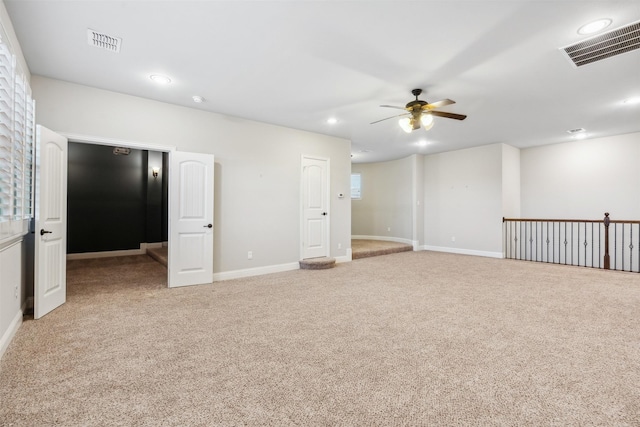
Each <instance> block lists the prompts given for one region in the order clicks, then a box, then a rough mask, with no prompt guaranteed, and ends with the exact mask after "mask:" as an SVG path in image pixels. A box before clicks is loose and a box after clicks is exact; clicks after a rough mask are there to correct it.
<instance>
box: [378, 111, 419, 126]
mask: <svg viewBox="0 0 640 427" xmlns="http://www.w3.org/2000/svg"><path fill="white" fill-rule="evenodd" d="M408 115H409V113H404V114H398V115H397V116H391V117H387V118H385V119H380V120H376V121H375V122H371V123H369V124H371V125H373V124H375V123H380V122H384V121H385V120H389V119H394V118H396V117H402V116H408Z"/></svg>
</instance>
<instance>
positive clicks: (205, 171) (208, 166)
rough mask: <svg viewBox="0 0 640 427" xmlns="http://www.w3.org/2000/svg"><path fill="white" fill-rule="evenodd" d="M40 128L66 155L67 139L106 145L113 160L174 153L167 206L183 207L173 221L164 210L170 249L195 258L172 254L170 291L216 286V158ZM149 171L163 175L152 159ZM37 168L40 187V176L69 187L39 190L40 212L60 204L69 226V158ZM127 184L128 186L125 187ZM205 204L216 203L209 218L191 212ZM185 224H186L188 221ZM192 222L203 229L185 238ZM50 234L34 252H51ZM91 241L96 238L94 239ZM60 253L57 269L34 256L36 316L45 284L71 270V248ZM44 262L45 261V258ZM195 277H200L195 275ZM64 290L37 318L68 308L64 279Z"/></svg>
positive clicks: (38, 240)
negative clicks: (43, 205) (138, 153)
mask: <svg viewBox="0 0 640 427" xmlns="http://www.w3.org/2000/svg"><path fill="white" fill-rule="evenodd" d="M37 129H38V135H40V131H41V130H42V132H44V133H45V134H46V135H48V136H47V137H46V138H47V141H49V140H50V139H52V138H53V139H56V140H58V139H59V140H60V141H61V144H63V145H64V147H65V153H66V149H67V145H68V143H67V141H68V140H71V141H73V142H76V143H88V144H93V145H99V146H105V145H106V146H110V147H109V149H110V150H111V149H112V150H113V154H114V155H121V154H123V153H124V152H128V153H127V154H130V153H131V149H143V150H144V149H155V150H157V151H160V152H162V153H169V155H168V161H165V162H164V163H165V171H167V168H169V169H170V170H171V173H170V174H168V173H165V174H164V175H166V177H167V178H166V185H167V186H168V187H169V191H168V197H165V200H166V201H167V202H166V205H169V206H173V205H176V206H178V209H177V210H176V211H175V212H174V210H173V209H172V211H171V212H172V214H171V215H172V216H171V217H169V214H168V209H167V210H165V212H167V214H165V216H166V217H167V223H168V232H167V236H168V239H167V241H168V246H169V249H171V247H172V245H171V241H172V240H173V241H174V242H177V243H176V247H175V248H174V249H173V253H174V255H175V254H176V251H177V253H178V254H180V252H181V251H183V250H184V251H185V252H188V255H190V256H191V257H190V258H189V260H190V262H189V263H186V262H184V258H186V257H185V256H184V254H181V256H173V257H172V256H171V254H169V258H168V261H169V262H168V268H167V284H168V286H169V287H173V286H186V285H193V284H201V283H211V282H212V281H213V256H212V252H213V229H212V227H213V177H214V162H213V155H211V154H201V153H187V152H179V153H177V154H176V152H175V149H174V148H170V149H168V148H167V147H149V146H147V145H145V144H137V143H131V142H126V143H124V144H120V143H119V141H113V140H106V139H101V138H92V137H78V136H76V135H64V136H62V135H58V134H56V133H54V132H51V131H49V130H47V129H46V128H43V127H41V126H39V125H38V126H37ZM43 139H44V138H43ZM114 142H115V143H116V144H117V146H115V147H114ZM44 143H45V142H44V141H42V142H41V139H40V137H39V136H38V138H37V147H38V148H37V150H40V147H41V144H44ZM47 144H48V142H47ZM158 148H159V149H158ZM163 155H164V154H163ZM165 158H166V157H165ZM169 164H171V167H169ZM147 168H148V169H150V171H151V176H152V177H153V178H154V179H155V178H157V177H158V174H159V172H160V171H159V170H157V169H159V167H156V166H153V165H151V166H149V165H148V160H147ZM36 169H37V176H38V177H39V178H37V181H36V185H38V183H39V182H41V178H40V177H49V176H59V177H60V179H59V180H58V181H60V186H61V187H62V186H63V187H64V191H63V192H62V193H60V194H61V196H53V193H51V192H44V191H40V192H38V191H36V207H38V204H39V202H38V201H39V200H42V201H46V200H52V201H54V202H55V205H56V206H58V205H60V206H65V209H64V214H63V215H62V216H60V219H62V221H63V222H64V223H65V224H66V223H67V221H66V213H67V212H66V205H67V203H66V202H67V191H66V190H67V162H66V155H65V162H64V165H60V166H59V167H58V166H56V165H55V164H53V165H51V166H49V165H47V164H45V163H41V164H40V163H37V164H36ZM85 172H86V171H85ZM167 172H169V171H167ZM134 175H137V173H135V174H134ZM45 180H47V179H46V178H45V179H44V180H42V182H44V181H45ZM56 182H57V181H56ZM124 185H125V186H126V183H125V184H124ZM97 186H99V185H98V184H94V186H93V187H92V186H89V189H88V190H86V191H87V192H91V193H97V195H98V197H100V196H101V194H102V193H101V192H100V191H96V187H97ZM116 187H117V188H116V190H117V189H118V188H119V187H118V186H116ZM194 188H196V189H199V190H200V191H195V190H194ZM185 189H188V191H183V190H185ZM171 198H173V201H174V202H173V203H172V201H171ZM205 199H206V200H207V202H200V205H202V206H204V205H206V204H208V203H210V204H211V206H210V209H206V210H204V211H203V212H205V213H206V216H202V217H198V216H197V215H194V213H195V211H193V209H192V208H193V207H194V206H195V205H197V203H196V201H198V200H205ZM118 203H119V202H118V201H116V202H115V204H118ZM161 216H162V215H161ZM185 219H186V220H187V221H184V220H185ZM190 219H192V220H195V221H199V223H198V225H199V226H200V228H199V230H197V231H191V230H189V231H190V232H189V233H185V226H186V225H188V226H194V224H193V223H191V222H189V221H188V220H190ZM126 220H128V218H125V219H124V221H126ZM83 221H86V217H85V218H83ZM104 221H106V222H110V223H113V225H115V226H116V227H117V226H119V225H121V224H122V223H121V222H119V221H114V219H113V215H112V216H110V217H109V216H108V217H107V219H106V220H104ZM172 221H173V222H172ZM35 224H36V225H35V226H36V228H39V227H40V226H41V224H39V220H38V216H37V215H36V220H35ZM101 225H104V224H101V223H98V224H94V226H97V227H100V226H101ZM46 233H53V232H50V231H45V232H44V233H41V236H40V237H39V238H38V237H35V240H36V243H35V253H36V254H37V253H39V252H38V248H39V247H41V248H46V247H48V243H49V241H51V239H52V237H51V236H52V234H46ZM53 234H56V233H53ZM58 234H59V233H58ZM186 234H190V237H193V236H195V235H198V236H199V239H197V240H198V242H199V243H201V244H200V245H193V244H192V245H185V244H184V242H185V241H187V240H188V239H186V238H185V236H186ZM63 236H64V240H66V236H67V233H66V227H65V229H64V234H63ZM89 237H90V238H91V236H89ZM194 240H195V239H192V240H191V241H194ZM199 251H200V252H199ZM58 252H59V255H60V256H58V257H57V259H58V260H60V262H58V263H56V264H55V265H54V264H53V263H42V262H41V261H39V260H38V259H39V258H38V257H37V256H36V257H35V265H34V270H35V271H36V272H40V274H39V275H38V274H36V275H35V277H34V284H33V292H34V295H36V298H35V304H34V305H35V312H36V313H38V306H39V302H38V301H39V298H37V296H38V295H40V294H47V293H48V290H47V288H45V287H44V286H45V285H46V281H44V280H46V279H47V278H48V277H50V276H51V275H52V274H54V273H55V271H58V270H61V271H66V252H67V250H66V244H65V245H62V246H61V247H60V250H59V251H58ZM109 255H115V254H114V253H113V251H111V253H110V254H109ZM196 255H199V256H197V257H196ZM45 258H46V257H45ZM194 258H197V259H198V260H200V261H201V262H200V264H198V265H196V264H195V263H194V262H193V259H194ZM40 259H41V260H42V259H43V258H42V257H40ZM46 266H49V267H47V268H44V267H46ZM41 267H42V268H41ZM196 272H197V273H198V274H193V273H196ZM177 277H179V278H180V281H179V282H178V281H177V280H175V278H177ZM60 289H61V292H62V294H61V295H62V296H61V298H60V301H59V304H55V306H54V305H53V304H51V306H50V307H48V308H47V310H46V311H45V310H42V311H40V314H39V315H37V316H36V318H38V317H41V316H42V315H44V314H46V313H47V312H49V311H51V310H53V309H54V308H55V307H57V306H58V305H60V304H62V303H64V301H65V299H66V298H65V296H64V295H66V290H65V289H66V281H65V280H62V281H61V282H60ZM40 306H42V304H40Z"/></svg>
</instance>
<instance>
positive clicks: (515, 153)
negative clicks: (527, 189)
mask: <svg viewBox="0 0 640 427" xmlns="http://www.w3.org/2000/svg"><path fill="white" fill-rule="evenodd" d="M520 196H521V194H520V149H519V148H515V147H512V146H510V145H507V144H502V216H503V217H505V218H519V217H520Z"/></svg>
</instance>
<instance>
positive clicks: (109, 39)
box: [87, 29, 122, 53]
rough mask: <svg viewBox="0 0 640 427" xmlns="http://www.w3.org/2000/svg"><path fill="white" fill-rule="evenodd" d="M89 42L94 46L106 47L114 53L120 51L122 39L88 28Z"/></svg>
mask: <svg viewBox="0 0 640 427" xmlns="http://www.w3.org/2000/svg"><path fill="white" fill-rule="evenodd" d="M87 42H89V45H91V46H93V47H97V48H100V49H106V50H109V51H111V52H114V53H120V45H121V44H122V39H121V38H119V37H113V36H109V35H106V34H104V33H101V32H99V31H95V30H92V29H87Z"/></svg>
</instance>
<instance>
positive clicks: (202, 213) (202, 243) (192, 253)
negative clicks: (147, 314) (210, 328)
mask: <svg viewBox="0 0 640 427" xmlns="http://www.w3.org/2000/svg"><path fill="white" fill-rule="evenodd" d="M213 172H214V170H213V156H212V155H211V154H201V153H185V152H180V151H172V152H170V153H169V259H168V269H169V287H171V288H172V287H177V286H188V285H199V284H203V283H211V282H213Z"/></svg>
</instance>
